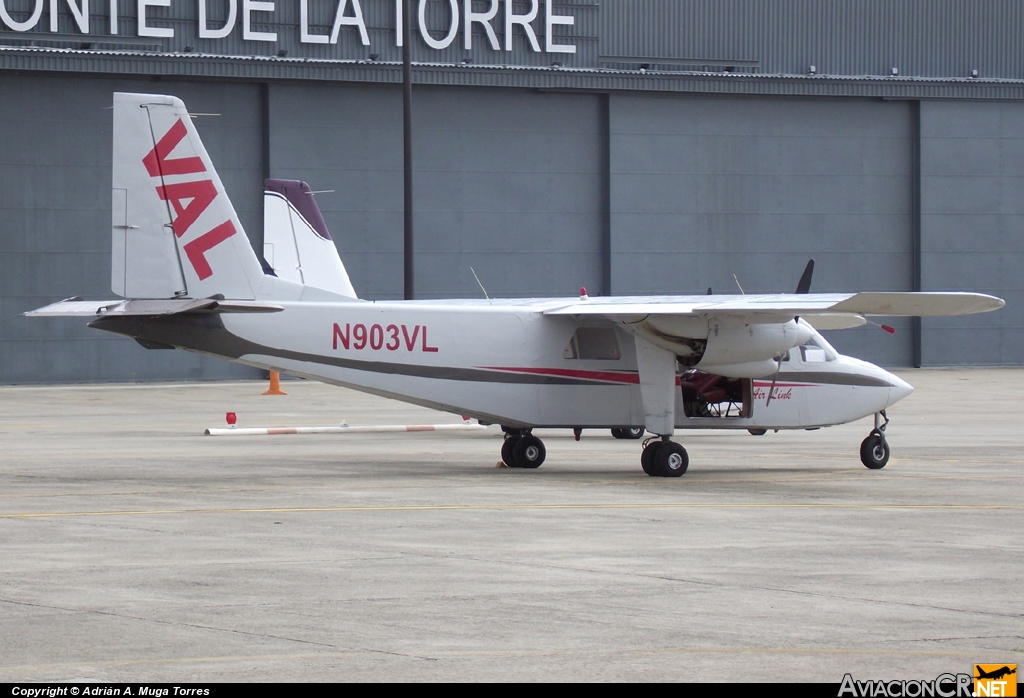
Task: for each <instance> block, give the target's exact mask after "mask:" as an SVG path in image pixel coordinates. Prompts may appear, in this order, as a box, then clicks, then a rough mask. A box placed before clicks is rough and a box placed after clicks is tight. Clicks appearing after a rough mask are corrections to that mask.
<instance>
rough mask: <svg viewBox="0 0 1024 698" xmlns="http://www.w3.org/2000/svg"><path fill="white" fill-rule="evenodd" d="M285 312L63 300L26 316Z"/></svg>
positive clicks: (227, 303)
mask: <svg viewBox="0 0 1024 698" xmlns="http://www.w3.org/2000/svg"><path fill="white" fill-rule="evenodd" d="M282 310H284V308H283V307H282V306H280V305H275V304H273V303H265V302H262V301H232V300H218V299H216V298H200V299H196V300H191V299H182V300H171V299H168V300H130V301H125V300H107V301H82V300H66V301H60V302H59V303H51V304H50V305H47V306H45V307H42V308H37V309H36V310H30V311H29V312H27V313H25V315H26V316H27V317H91V318H95V317H100V316H126V315H135V316H147V317H154V316H157V315H180V314H186V313H188V314H210V313H279V312H281V311H282Z"/></svg>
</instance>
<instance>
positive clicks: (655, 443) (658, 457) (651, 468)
mask: <svg viewBox="0 0 1024 698" xmlns="http://www.w3.org/2000/svg"><path fill="white" fill-rule="evenodd" d="M640 465H641V466H642V467H643V469H644V472H645V473H647V474H648V475H650V476H651V477H679V476H681V475H682V474H683V473H685V472H686V468H687V467H689V465H690V456H689V455H688V454H687V453H686V449H685V448H683V447H682V445H681V444H677V443H676V442H675V441H669V440H668V437H660V436H655V437H653V438H651V439H649V440H648V441H647V442H646V443H645V444H644V450H643V452H642V453H641V454H640Z"/></svg>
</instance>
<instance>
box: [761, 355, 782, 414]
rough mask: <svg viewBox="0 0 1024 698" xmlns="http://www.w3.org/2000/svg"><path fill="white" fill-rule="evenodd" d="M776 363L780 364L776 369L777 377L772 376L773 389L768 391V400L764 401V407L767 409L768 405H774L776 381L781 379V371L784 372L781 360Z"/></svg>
mask: <svg viewBox="0 0 1024 698" xmlns="http://www.w3.org/2000/svg"><path fill="white" fill-rule="evenodd" d="M776 361H777V362H778V364H777V365H778V368H776V369H775V375H774V376H772V387H771V388H770V389H769V390H768V399H767V400H765V401H764V406H765V407H767V406H768V405H770V404H772V395H774V394H775V381H777V380H778V379H779V371H781V370H782V361H781V358H779V359H776Z"/></svg>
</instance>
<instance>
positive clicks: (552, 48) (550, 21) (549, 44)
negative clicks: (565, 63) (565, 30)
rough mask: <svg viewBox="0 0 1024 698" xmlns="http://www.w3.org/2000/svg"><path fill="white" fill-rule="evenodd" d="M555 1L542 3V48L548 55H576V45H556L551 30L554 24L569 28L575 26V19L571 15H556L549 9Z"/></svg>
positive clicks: (549, 0)
mask: <svg viewBox="0 0 1024 698" xmlns="http://www.w3.org/2000/svg"><path fill="white" fill-rule="evenodd" d="M554 4H555V0H547V1H546V2H545V3H544V48H545V50H546V51H547V52H548V53H576V44H556V43H555V37H554V36H553V35H552V33H551V28H552V27H553V26H555V25H556V24H561V25H565V26H567V27H571V26H573V25H574V24H576V18H575V17H573V16H571V15H556V14H554V10H553V8H552V7H551V6H552V5H554Z"/></svg>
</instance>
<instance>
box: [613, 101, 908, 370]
mask: <svg viewBox="0 0 1024 698" xmlns="http://www.w3.org/2000/svg"><path fill="white" fill-rule="evenodd" d="M912 117H913V113H912V110H911V107H910V105H909V104H906V103H900V102H881V101H869V100H853V99H846V100H839V99H803V98H762V97H739V98H734V97H702V96H701V97H696V96H689V95H685V96H683V95H680V96H649V95H618V94H616V95H612V97H611V100H610V114H609V130H610V139H611V142H610V170H611V172H610V176H611V265H612V289H613V291H614V293H615V294H616V295H623V294H631V293H687V292H688V293H703V292H705V291H706V290H707V288H708V287H712V288H713V289H714V292H715V293H738V292H739V291H738V289H737V287H736V281H735V280H734V279H733V274H735V275H736V277H737V278H738V279H739V282H740V284H741V285H742V287H743V289H744V290H745V291H746V292H747V293H752V292H756V293H771V292H779V291H785V292H792V291H793V290H794V289H795V287H796V283H797V281H798V279H799V277H800V273H801V271H802V270H803V267H804V265H805V264H806V263H807V259H808V258H814V259H815V261H816V267H815V275H814V285H813V290H815V291H820V292H826V291H850V290H871V291H883V290H892V291H907V290H911V285H912V275H913V264H912V227H911V201H912V186H913V181H912V176H911V172H912V147H911V146H912V142H911V135H912V133H913V128H912V125H913V124H912ZM890 324H893V325H894V326H895V327H897V329H898V330H899V331H898V332H897V334H896V335H895V336H893V335H888V334H885V333H883V332H880V331H878V330H877V329H876V328H872V327H871V326H867V327H866V328H859V329H854V330H845V331H843V332H833V333H830V334H829V340H830V341H832V342H833V343H834V344H835V346H836V348H837V349H839V350H840V351H842V352H843V353H848V354H852V355H854V356H858V357H860V358H864V359H867V360H869V361H874V362H878V363H881V364H885V365H890V366H906V365H910V364H911V363H912V362H913V343H912V339H913V338H912V333H911V331H910V330H911V323H910V322H909V321H899V320H894V321H892V322H891V323H890Z"/></svg>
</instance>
